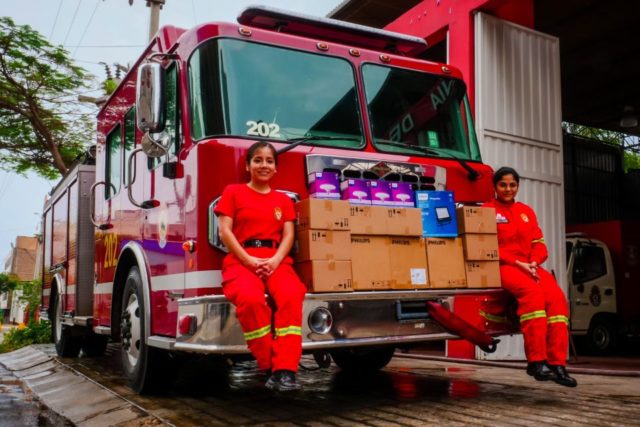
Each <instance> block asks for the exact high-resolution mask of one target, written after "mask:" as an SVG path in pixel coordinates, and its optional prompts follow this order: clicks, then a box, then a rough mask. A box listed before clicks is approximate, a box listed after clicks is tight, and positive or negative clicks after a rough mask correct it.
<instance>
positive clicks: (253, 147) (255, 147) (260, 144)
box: [245, 141, 278, 166]
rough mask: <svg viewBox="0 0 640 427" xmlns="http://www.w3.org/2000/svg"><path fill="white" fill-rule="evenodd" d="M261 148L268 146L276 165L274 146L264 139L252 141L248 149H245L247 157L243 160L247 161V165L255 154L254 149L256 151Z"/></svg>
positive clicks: (276, 158)
mask: <svg viewBox="0 0 640 427" xmlns="http://www.w3.org/2000/svg"><path fill="white" fill-rule="evenodd" d="M261 148H268V149H269V150H271V154H272V155H273V160H274V161H275V162H276V166H278V153H276V149H275V147H274V146H273V145H271V144H270V143H268V142H266V141H258V142H254V143H253V144H252V145H251V147H249V149H248V150H247V158H246V160H245V161H246V162H247V165H248V164H250V163H251V159H253V156H254V155H255V154H256V151H258V150H259V149H261Z"/></svg>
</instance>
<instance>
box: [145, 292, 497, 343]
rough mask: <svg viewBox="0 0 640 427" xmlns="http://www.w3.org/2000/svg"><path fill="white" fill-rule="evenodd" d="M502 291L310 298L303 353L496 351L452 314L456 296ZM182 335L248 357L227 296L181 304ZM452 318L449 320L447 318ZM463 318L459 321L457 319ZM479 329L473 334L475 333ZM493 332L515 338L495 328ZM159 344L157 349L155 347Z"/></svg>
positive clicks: (490, 297)
mask: <svg viewBox="0 0 640 427" xmlns="http://www.w3.org/2000/svg"><path fill="white" fill-rule="evenodd" d="M503 292H504V291H502V290H501V289H483V290H481V291H480V292H479V291H478V290H467V289H460V290H456V289H433V290H419V291H376V292H351V293H326V294H307V296H306V298H305V302H304V305H303V317H302V348H303V350H304V351H317V350H323V349H331V348H344V347H358V346H375V345H396V346H403V345H410V344H412V343H419V342H426V341H436V340H445V339H459V338H466V339H470V340H472V341H473V342H475V343H478V344H479V345H480V346H482V347H484V348H487V349H492V348H494V347H495V344H496V342H495V341H494V340H493V339H492V338H491V337H490V336H489V335H487V334H485V333H484V332H482V331H480V330H479V329H478V328H475V327H473V326H471V325H469V324H468V323H467V322H465V321H464V320H462V319H460V318H459V317H458V316H455V315H454V314H453V313H451V312H450V311H449V309H450V308H451V307H452V305H453V302H454V299H455V297H456V296H462V295H465V296H471V295H481V296H482V299H483V300H487V301H496V300H501V299H503ZM178 306H179V308H178V328H177V329H178V330H177V334H176V340H175V342H174V343H173V345H172V346H171V347H172V348H173V349H174V350H180V351H187V352H195V353H218V354H237V353H247V352H248V349H247V346H246V344H245V341H244V337H243V333H242V330H241V328H240V325H239V324H238V321H237V319H236V316H235V307H234V306H233V305H232V304H230V303H229V301H227V299H226V298H225V297H224V296H222V295H215V296H213V295H212V296H203V297H194V298H184V299H181V300H179V304H178ZM445 312H447V313H449V314H448V315H447V314H446V313H445ZM456 319H457V320H456ZM472 328H473V329H472ZM490 333H491V334H493V335H499V334H501V333H509V330H507V329H506V328H504V330H502V329H501V328H495V327H494V328H491V330H490ZM152 345H153V344H152Z"/></svg>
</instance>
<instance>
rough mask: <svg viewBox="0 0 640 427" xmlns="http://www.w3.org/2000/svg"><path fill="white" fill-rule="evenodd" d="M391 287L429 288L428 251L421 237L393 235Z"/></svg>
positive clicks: (391, 245) (390, 245)
mask: <svg viewBox="0 0 640 427" xmlns="http://www.w3.org/2000/svg"><path fill="white" fill-rule="evenodd" d="M389 264H390V270H391V289H427V287H428V283H429V282H428V280H429V278H428V277H427V253H426V250H425V247H424V239H423V238H421V237H391V238H390V244H389Z"/></svg>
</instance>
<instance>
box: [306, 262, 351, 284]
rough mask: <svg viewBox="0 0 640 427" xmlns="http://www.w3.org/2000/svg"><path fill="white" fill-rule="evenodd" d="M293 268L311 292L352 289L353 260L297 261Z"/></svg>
mask: <svg viewBox="0 0 640 427" xmlns="http://www.w3.org/2000/svg"><path fill="white" fill-rule="evenodd" d="M293 268H294V269H295V270H296V273H298V277H300V280H301V281H302V283H304V284H305V286H306V287H307V290H308V291H309V292H349V291H352V290H353V288H352V282H351V261H335V260H330V261H324V260H314V261H306V262H302V263H297V264H294V265H293Z"/></svg>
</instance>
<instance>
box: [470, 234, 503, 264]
mask: <svg viewBox="0 0 640 427" xmlns="http://www.w3.org/2000/svg"><path fill="white" fill-rule="evenodd" d="M462 243H463V246H464V259H466V260H467V261H498V260H499V257H498V236H497V235H495V234H464V235H462Z"/></svg>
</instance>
